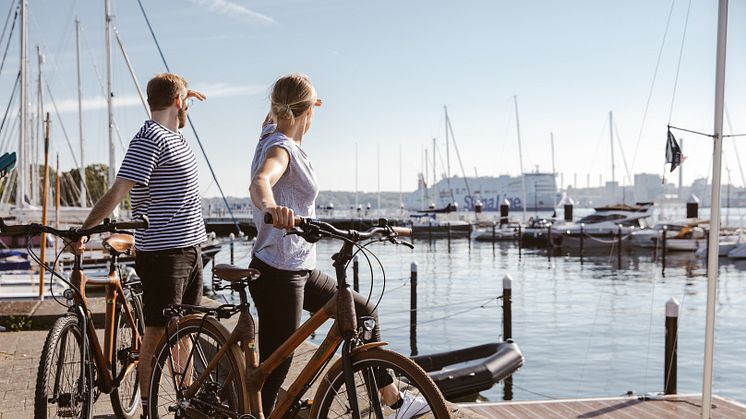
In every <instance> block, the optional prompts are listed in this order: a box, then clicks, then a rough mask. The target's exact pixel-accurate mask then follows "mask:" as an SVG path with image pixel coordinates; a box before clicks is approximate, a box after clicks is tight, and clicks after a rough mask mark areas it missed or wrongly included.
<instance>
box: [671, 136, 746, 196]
mask: <svg viewBox="0 0 746 419" xmlns="http://www.w3.org/2000/svg"><path fill="white" fill-rule="evenodd" d="M733 144H735V142H734V143H733ZM679 148H680V149H681V153H682V154H683V153H684V139H683V138H682V139H681V140H679ZM737 156H738V153H736V157H737ZM744 186H746V185H744ZM683 187H684V167H683V165H681V166H679V199H680V200H681V199H684V196H683V189H682V188H683Z"/></svg>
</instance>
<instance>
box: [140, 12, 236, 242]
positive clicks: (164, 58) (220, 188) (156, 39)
mask: <svg viewBox="0 0 746 419" xmlns="http://www.w3.org/2000/svg"><path fill="white" fill-rule="evenodd" d="M137 4H138V5H140V10H141V11H142V16H143V17H144V18H145V23H146V24H147V25H148V30H149V31H150V35H151V36H152V37H153V42H155V46H156V48H157V49H158V54H159V55H160V56H161V61H163V65H164V66H165V67H166V71H168V72H169V73H170V72H171V68H170V67H169V66H168V62H167V61H166V57H165V56H164V55H163V50H162V49H161V45H160V44H159V43H158V38H156V36H155V32H154V31H153V26H152V25H151V24H150V19H148V14H147V13H145V8H144V7H143V5H142V0H137ZM187 120H188V121H189V127H190V128H191V129H192V133H193V134H194V138H196V139H197V144H199V148H200V150H201V151H202V155H203V156H204V157H205V162H206V163H207V167H208V168H209V169H210V174H212V178H213V179H214V180H215V185H216V186H217V187H218V190H219V191H220V196H221V197H222V198H223V202H224V203H225V207H226V208H227V209H228V213H229V214H230V216H231V220H233V225H234V227H235V228H236V233H240V232H241V229H240V228H239V227H238V220H236V217H235V216H234V215H233V210H232V209H231V207H230V205H228V200H227V199H226V197H225V193H223V188H222V187H221V186H220V182H218V178H217V176H216V175H215V171H214V170H213V168H212V164H211V163H210V159H208V158H207V152H205V148H204V146H203V145H202V140H200V139H199V134H197V129H196V128H194V123H193V122H192V117H191V116H189V115H187Z"/></svg>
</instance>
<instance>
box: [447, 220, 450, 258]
mask: <svg viewBox="0 0 746 419" xmlns="http://www.w3.org/2000/svg"><path fill="white" fill-rule="evenodd" d="M446 234H447V236H448V253H451V222H450V221H449V222H448V224H446Z"/></svg>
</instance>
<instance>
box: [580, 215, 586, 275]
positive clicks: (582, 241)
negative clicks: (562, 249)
mask: <svg viewBox="0 0 746 419" xmlns="http://www.w3.org/2000/svg"><path fill="white" fill-rule="evenodd" d="M584 252H585V223H581V224H580V264H581V265H582V264H583V253H584Z"/></svg>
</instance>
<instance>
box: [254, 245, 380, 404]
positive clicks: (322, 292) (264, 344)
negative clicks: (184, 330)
mask: <svg viewBox="0 0 746 419" xmlns="http://www.w3.org/2000/svg"><path fill="white" fill-rule="evenodd" d="M249 266H250V267H252V268H255V269H259V271H260V272H261V273H262V275H261V276H260V277H259V279H257V280H255V281H252V282H251V284H250V285H249V291H250V292H251V298H252V299H253V300H254V304H255V305H256V309H257V313H258V314H259V358H260V362H264V360H265V359H267V358H268V357H269V356H270V355H271V354H272V353H273V352H274V351H275V350H276V349H277V348H279V347H280V345H282V344H283V343H284V342H285V340H287V338H289V337H290V335H292V334H293V332H295V330H296V329H297V328H298V326H300V319H301V313H302V310H303V309H305V310H308V311H310V312H316V311H318V310H320V309H321V308H322V307H323V306H324V304H326V302H327V301H329V299H330V298H331V297H332V296H333V295H334V292H335V291H336V290H337V280H336V279H334V278H332V277H330V276H329V275H326V274H325V273H323V272H320V271H318V270H313V271H308V270H304V271H283V270H280V269H276V268H273V267H271V266H269V265H267V264H266V263H264V262H263V261H262V260H260V259H258V258H257V257H254V258H253V259H252V260H251V264H250V265H249ZM354 296H355V311H356V312H357V315H358V317H360V316H373V317H375V319H376V327H375V329H374V330H373V338H372V340H373V341H379V340H381V333H380V329H379V327H378V313H377V312H376V311H375V310H374V307H375V300H374V301H371V302H370V303H368V304H367V305H366V302H367V297H364V296H362V295H360V294H358V293H354ZM292 360H293V356H292V355H291V356H290V357H288V359H286V360H285V361H284V362H283V363H282V364H280V366H279V367H277V368H276V369H275V370H274V371H273V372H272V374H270V375H269V376H268V377H267V380H266V381H265V382H264V387H262V410H263V411H264V415H265V417H266V416H268V415H269V414H270V413H271V412H272V409H273V408H274V405H275V400H276V399H277V393H278V391H279V390H280V386H281V385H282V382H283V381H284V380H285V376H286V375H287V373H288V370H289V369H290V364H291V362H292Z"/></svg>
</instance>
